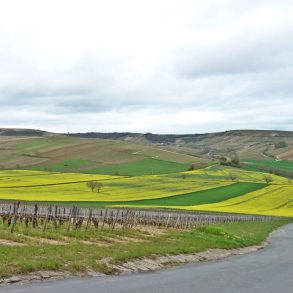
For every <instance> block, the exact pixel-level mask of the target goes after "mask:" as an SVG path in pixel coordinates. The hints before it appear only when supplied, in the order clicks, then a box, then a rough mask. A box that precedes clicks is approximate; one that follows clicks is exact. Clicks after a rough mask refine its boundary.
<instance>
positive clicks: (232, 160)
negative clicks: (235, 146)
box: [231, 155, 240, 167]
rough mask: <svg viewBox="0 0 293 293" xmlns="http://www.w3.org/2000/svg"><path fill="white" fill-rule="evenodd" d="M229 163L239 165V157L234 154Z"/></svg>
mask: <svg viewBox="0 0 293 293" xmlns="http://www.w3.org/2000/svg"><path fill="white" fill-rule="evenodd" d="M231 165H232V166H236V167H239V166H240V159H239V157H238V156H237V155H234V156H233V157H232V158H231Z"/></svg>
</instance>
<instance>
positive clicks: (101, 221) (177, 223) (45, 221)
mask: <svg viewBox="0 0 293 293" xmlns="http://www.w3.org/2000/svg"><path fill="white" fill-rule="evenodd" d="M0 217H2V222H3V224H4V225H5V224H6V225H7V226H8V227H10V229H11V233H13V232H14V230H15V227H16V226H17V225H25V227H26V228H28V227H32V228H37V229H40V230H41V231H43V232H45V231H46V230H47V229H48V228H49V226H51V228H52V227H53V228H54V229H58V228H64V229H66V230H67V232H69V231H70V230H71V229H73V230H77V229H84V230H85V231H87V230H88V229H89V228H90V227H91V226H93V227H94V228H96V229H100V230H103V229H104V228H108V229H111V230H113V229H115V228H122V229H128V228H132V227H134V226H141V225H142V226H156V227H163V228H165V229H167V228H171V227H172V228H177V229H189V228H195V227H199V226H203V225H210V224H219V223H234V222H248V221H271V220H273V217H269V216H249V215H206V214H197V213H181V212H172V211H169V212H167V211H149V210H138V209H122V208H121V209H92V208H80V207H76V206H74V207H66V206H60V205H59V206H57V205H55V206H52V205H37V204H35V205H29V204H21V203H20V202H14V203H0Z"/></svg>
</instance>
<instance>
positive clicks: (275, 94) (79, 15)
mask: <svg viewBox="0 0 293 293" xmlns="http://www.w3.org/2000/svg"><path fill="white" fill-rule="evenodd" d="M292 36H293V1H292V0H288V1H286V0H190V1H189V0H178V1H175V0H166V1H165V0H146V1H145V0H133V1H131V0H115V1H114V0H56V1H55V0H48V1H47V0H25V1H23V0H9V1H7V0H0V102H1V104H0V107H1V115H0V127H22V128H38V129H44V130H49V131H58V132H79V131H83V132H84V131H102V132H109V131H133V132H154V133H200V132H213V131H221V130H228V129H281V130H293V37H292Z"/></svg>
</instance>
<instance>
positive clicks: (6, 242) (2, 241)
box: [0, 239, 26, 246]
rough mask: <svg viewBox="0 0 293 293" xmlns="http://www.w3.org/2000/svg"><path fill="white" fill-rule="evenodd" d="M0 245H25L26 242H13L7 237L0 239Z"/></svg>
mask: <svg viewBox="0 0 293 293" xmlns="http://www.w3.org/2000/svg"><path fill="white" fill-rule="evenodd" d="M0 244H1V245H7V246H25V245H26V244H24V243H21V242H15V241H11V240H7V239H0Z"/></svg>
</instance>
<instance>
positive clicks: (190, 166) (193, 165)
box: [187, 163, 197, 171]
mask: <svg viewBox="0 0 293 293" xmlns="http://www.w3.org/2000/svg"><path fill="white" fill-rule="evenodd" d="M196 168H197V164H196V163H192V164H191V165H189V167H188V169H187V170H188V171H193V170H195V169H196Z"/></svg>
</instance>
